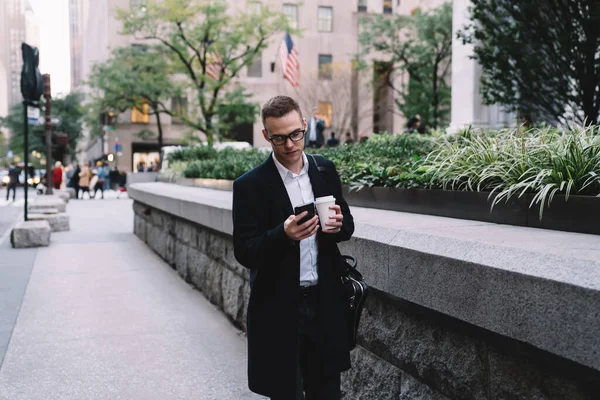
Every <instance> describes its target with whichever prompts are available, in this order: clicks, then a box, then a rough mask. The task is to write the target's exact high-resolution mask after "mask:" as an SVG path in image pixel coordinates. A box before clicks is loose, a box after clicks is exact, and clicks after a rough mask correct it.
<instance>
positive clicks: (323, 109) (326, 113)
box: [319, 101, 333, 128]
mask: <svg viewBox="0 0 600 400" xmlns="http://www.w3.org/2000/svg"><path fill="white" fill-rule="evenodd" d="M332 113H333V107H332V105H331V102H330V101H320V102H319V114H320V115H321V118H322V119H323V121H325V126H326V127H327V128H331V118H332Z"/></svg>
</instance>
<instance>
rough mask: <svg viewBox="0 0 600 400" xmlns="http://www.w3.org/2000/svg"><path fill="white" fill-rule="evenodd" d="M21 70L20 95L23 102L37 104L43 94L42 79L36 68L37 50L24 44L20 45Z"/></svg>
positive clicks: (38, 61)
mask: <svg viewBox="0 0 600 400" xmlns="http://www.w3.org/2000/svg"><path fill="white" fill-rule="evenodd" d="M21 52H22V54H23V68H22V69H21V94H22V95H23V99H24V100H25V101H30V102H38V101H39V100H40V96H41V95H42V94H43V93H44V78H42V75H41V74H40V70H39V68H38V66H39V63H40V57H39V50H38V49H37V47H31V46H29V45H28V44H26V43H23V44H22V45H21Z"/></svg>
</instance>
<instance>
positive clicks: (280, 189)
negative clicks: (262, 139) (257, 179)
mask: <svg viewBox="0 0 600 400" xmlns="http://www.w3.org/2000/svg"><path fill="white" fill-rule="evenodd" d="M265 167H266V170H267V172H268V175H267V181H268V185H269V187H270V189H271V193H272V197H271V198H272V199H273V203H274V205H275V206H276V207H277V208H278V209H279V211H280V213H281V216H282V217H283V218H284V219H286V218H287V217H288V216H290V215H292V214H293V213H294V209H293V208H292V203H291V202H290V197H289V196H288V193H287V190H286V189H285V185H284V184H283V181H282V180H281V175H279V171H278V170H277V167H276V166H275V162H274V161H273V153H271V155H270V156H269V158H267V160H266V161H265Z"/></svg>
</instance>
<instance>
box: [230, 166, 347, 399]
mask: <svg viewBox="0 0 600 400" xmlns="http://www.w3.org/2000/svg"><path fill="white" fill-rule="evenodd" d="M308 160H309V169H308V175H309V177H310V181H311V184H312V188H313V193H314V195H315V198H317V197H321V196H328V195H333V196H334V197H335V198H336V204H338V205H339V206H340V207H341V209H342V214H343V215H344V220H343V226H342V229H341V231H340V232H339V233H337V234H326V233H322V232H321V231H320V230H319V232H318V233H317V235H318V236H317V241H318V246H319V247H318V248H319V257H318V274H319V299H320V300H319V311H320V326H321V333H320V338H321V343H320V349H321V351H322V352H323V356H324V360H325V363H324V365H323V366H322V367H323V368H324V372H325V374H334V373H339V372H341V371H345V370H347V369H349V368H350V351H349V346H348V338H347V334H346V321H345V318H344V316H345V309H346V305H347V299H345V295H344V289H343V286H342V284H341V280H340V275H341V273H342V272H343V265H344V261H343V259H342V258H341V255H340V252H339V250H338V247H337V243H338V242H341V241H343V240H349V239H350V237H351V235H352V233H353V232H354V220H353V218H352V215H351V214H350V208H349V207H348V204H347V203H346V200H344V198H343V196H342V186H341V183H340V179H339V176H338V174H337V172H336V170H335V166H334V165H333V163H332V162H331V161H329V160H326V161H325V164H326V167H327V171H326V172H325V173H322V172H319V170H318V169H317V166H316V165H315V162H314V160H313V159H312V157H308ZM291 214H294V211H293V209H292V205H291V202H290V200H289V197H288V194H287V191H286V189H285V186H284V184H283V181H282V180H281V176H280V175H279V172H278V171H277V168H276V167H275V163H274V161H273V158H272V156H269V158H268V159H267V160H266V161H265V162H264V163H263V164H261V165H259V166H258V167H256V168H254V169H253V170H252V171H249V172H248V173H246V174H245V175H243V176H241V177H240V178H238V179H236V180H235V182H234V183H233V242H234V251H235V258H236V259H237V260H238V261H239V262H240V264H242V265H243V266H245V267H246V268H249V269H250V286H251V294H250V300H249V304H248V317H247V328H248V331H247V336H248V386H249V388H250V390H252V391H253V392H256V393H259V394H262V395H265V396H270V397H274V396H280V397H283V398H289V399H293V398H295V387H296V345H297V337H298V296H299V290H298V287H299V285H300V247H299V244H298V242H294V241H292V240H290V239H289V238H288V237H287V235H286V234H285V232H284V229H283V223H284V221H285V220H286V219H287V218H288V217H289V216H290V215H291ZM323 223H324V222H323Z"/></svg>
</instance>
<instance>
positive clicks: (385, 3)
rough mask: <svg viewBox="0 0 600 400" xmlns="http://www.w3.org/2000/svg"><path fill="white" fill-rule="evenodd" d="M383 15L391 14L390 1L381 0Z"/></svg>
mask: <svg viewBox="0 0 600 400" xmlns="http://www.w3.org/2000/svg"><path fill="white" fill-rule="evenodd" d="M383 13H384V14H391V13H392V0H383Z"/></svg>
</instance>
